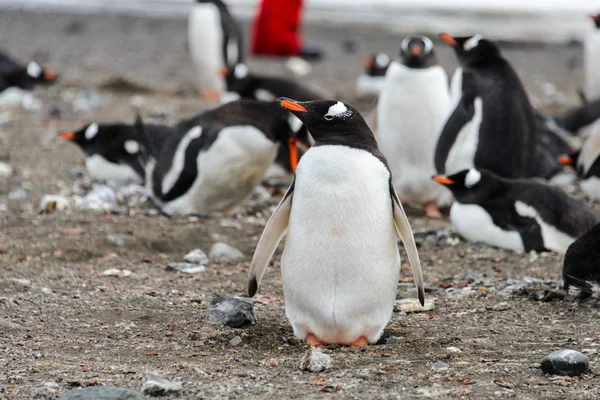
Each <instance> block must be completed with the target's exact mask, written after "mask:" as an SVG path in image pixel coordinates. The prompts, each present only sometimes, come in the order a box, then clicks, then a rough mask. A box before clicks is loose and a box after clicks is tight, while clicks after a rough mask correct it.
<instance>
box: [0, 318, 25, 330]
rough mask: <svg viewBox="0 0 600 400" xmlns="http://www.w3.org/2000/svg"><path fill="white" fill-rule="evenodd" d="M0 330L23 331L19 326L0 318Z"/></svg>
mask: <svg viewBox="0 0 600 400" xmlns="http://www.w3.org/2000/svg"><path fill="white" fill-rule="evenodd" d="M0 329H9V330H23V329H25V328H24V327H22V326H21V325H19V324H15V323H14V322H10V321H9V320H7V319H4V318H0Z"/></svg>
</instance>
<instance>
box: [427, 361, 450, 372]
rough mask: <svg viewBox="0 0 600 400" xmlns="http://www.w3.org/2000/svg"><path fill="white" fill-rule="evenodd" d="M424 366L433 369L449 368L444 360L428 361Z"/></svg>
mask: <svg viewBox="0 0 600 400" xmlns="http://www.w3.org/2000/svg"><path fill="white" fill-rule="evenodd" d="M425 366H426V367H427V368H429V369H432V370H434V371H443V370H446V369H448V368H450V366H449V365H448V364H446V363H445V362H441V361H437V362H434V363H432V362H428V363H427V364H425Z"/></svg>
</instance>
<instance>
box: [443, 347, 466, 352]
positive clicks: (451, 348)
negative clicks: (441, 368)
mask: <svg viewBox="0 0 600 400" xmlns="http://www.w3.org/2000/svg"><path fill="white" fill-rule="evenodd" d="M446 350H448V351H449V352H450V353H462V350H461V349H459V348H458V347H446Z"/></svg>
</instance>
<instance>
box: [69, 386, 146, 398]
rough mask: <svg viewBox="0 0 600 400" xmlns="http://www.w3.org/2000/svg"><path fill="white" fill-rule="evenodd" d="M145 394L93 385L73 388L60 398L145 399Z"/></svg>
mask: <svg viewBox="0 0 600 400" xmlns="http://www.w3.org/2000/svg"><path fill="white" fill-rule="evenodd" d="M144 399H145V397H144V395H143V394H141V393H140V392H138V391H136V390H132V389H124V388H118V387H111V386H93V387H87V388H83V389H71V390H68V391H66V392H64V393H63V394H62V395H61V396H60V397H59V398H58V400H144Z"/></svg>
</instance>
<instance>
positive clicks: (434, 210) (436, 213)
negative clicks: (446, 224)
mask: <svg viewBox="0 0 600 400" xmlns="http://www.w3.org/2000/svg"><path fill="white" fill-rule="evenodd" d="M425 215H427V216H428V217H429V218H442V213H441V212H440V209H439V208H438V206H437V204H436V203H435V202H432V203H427V204H425Z"/></svg>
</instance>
